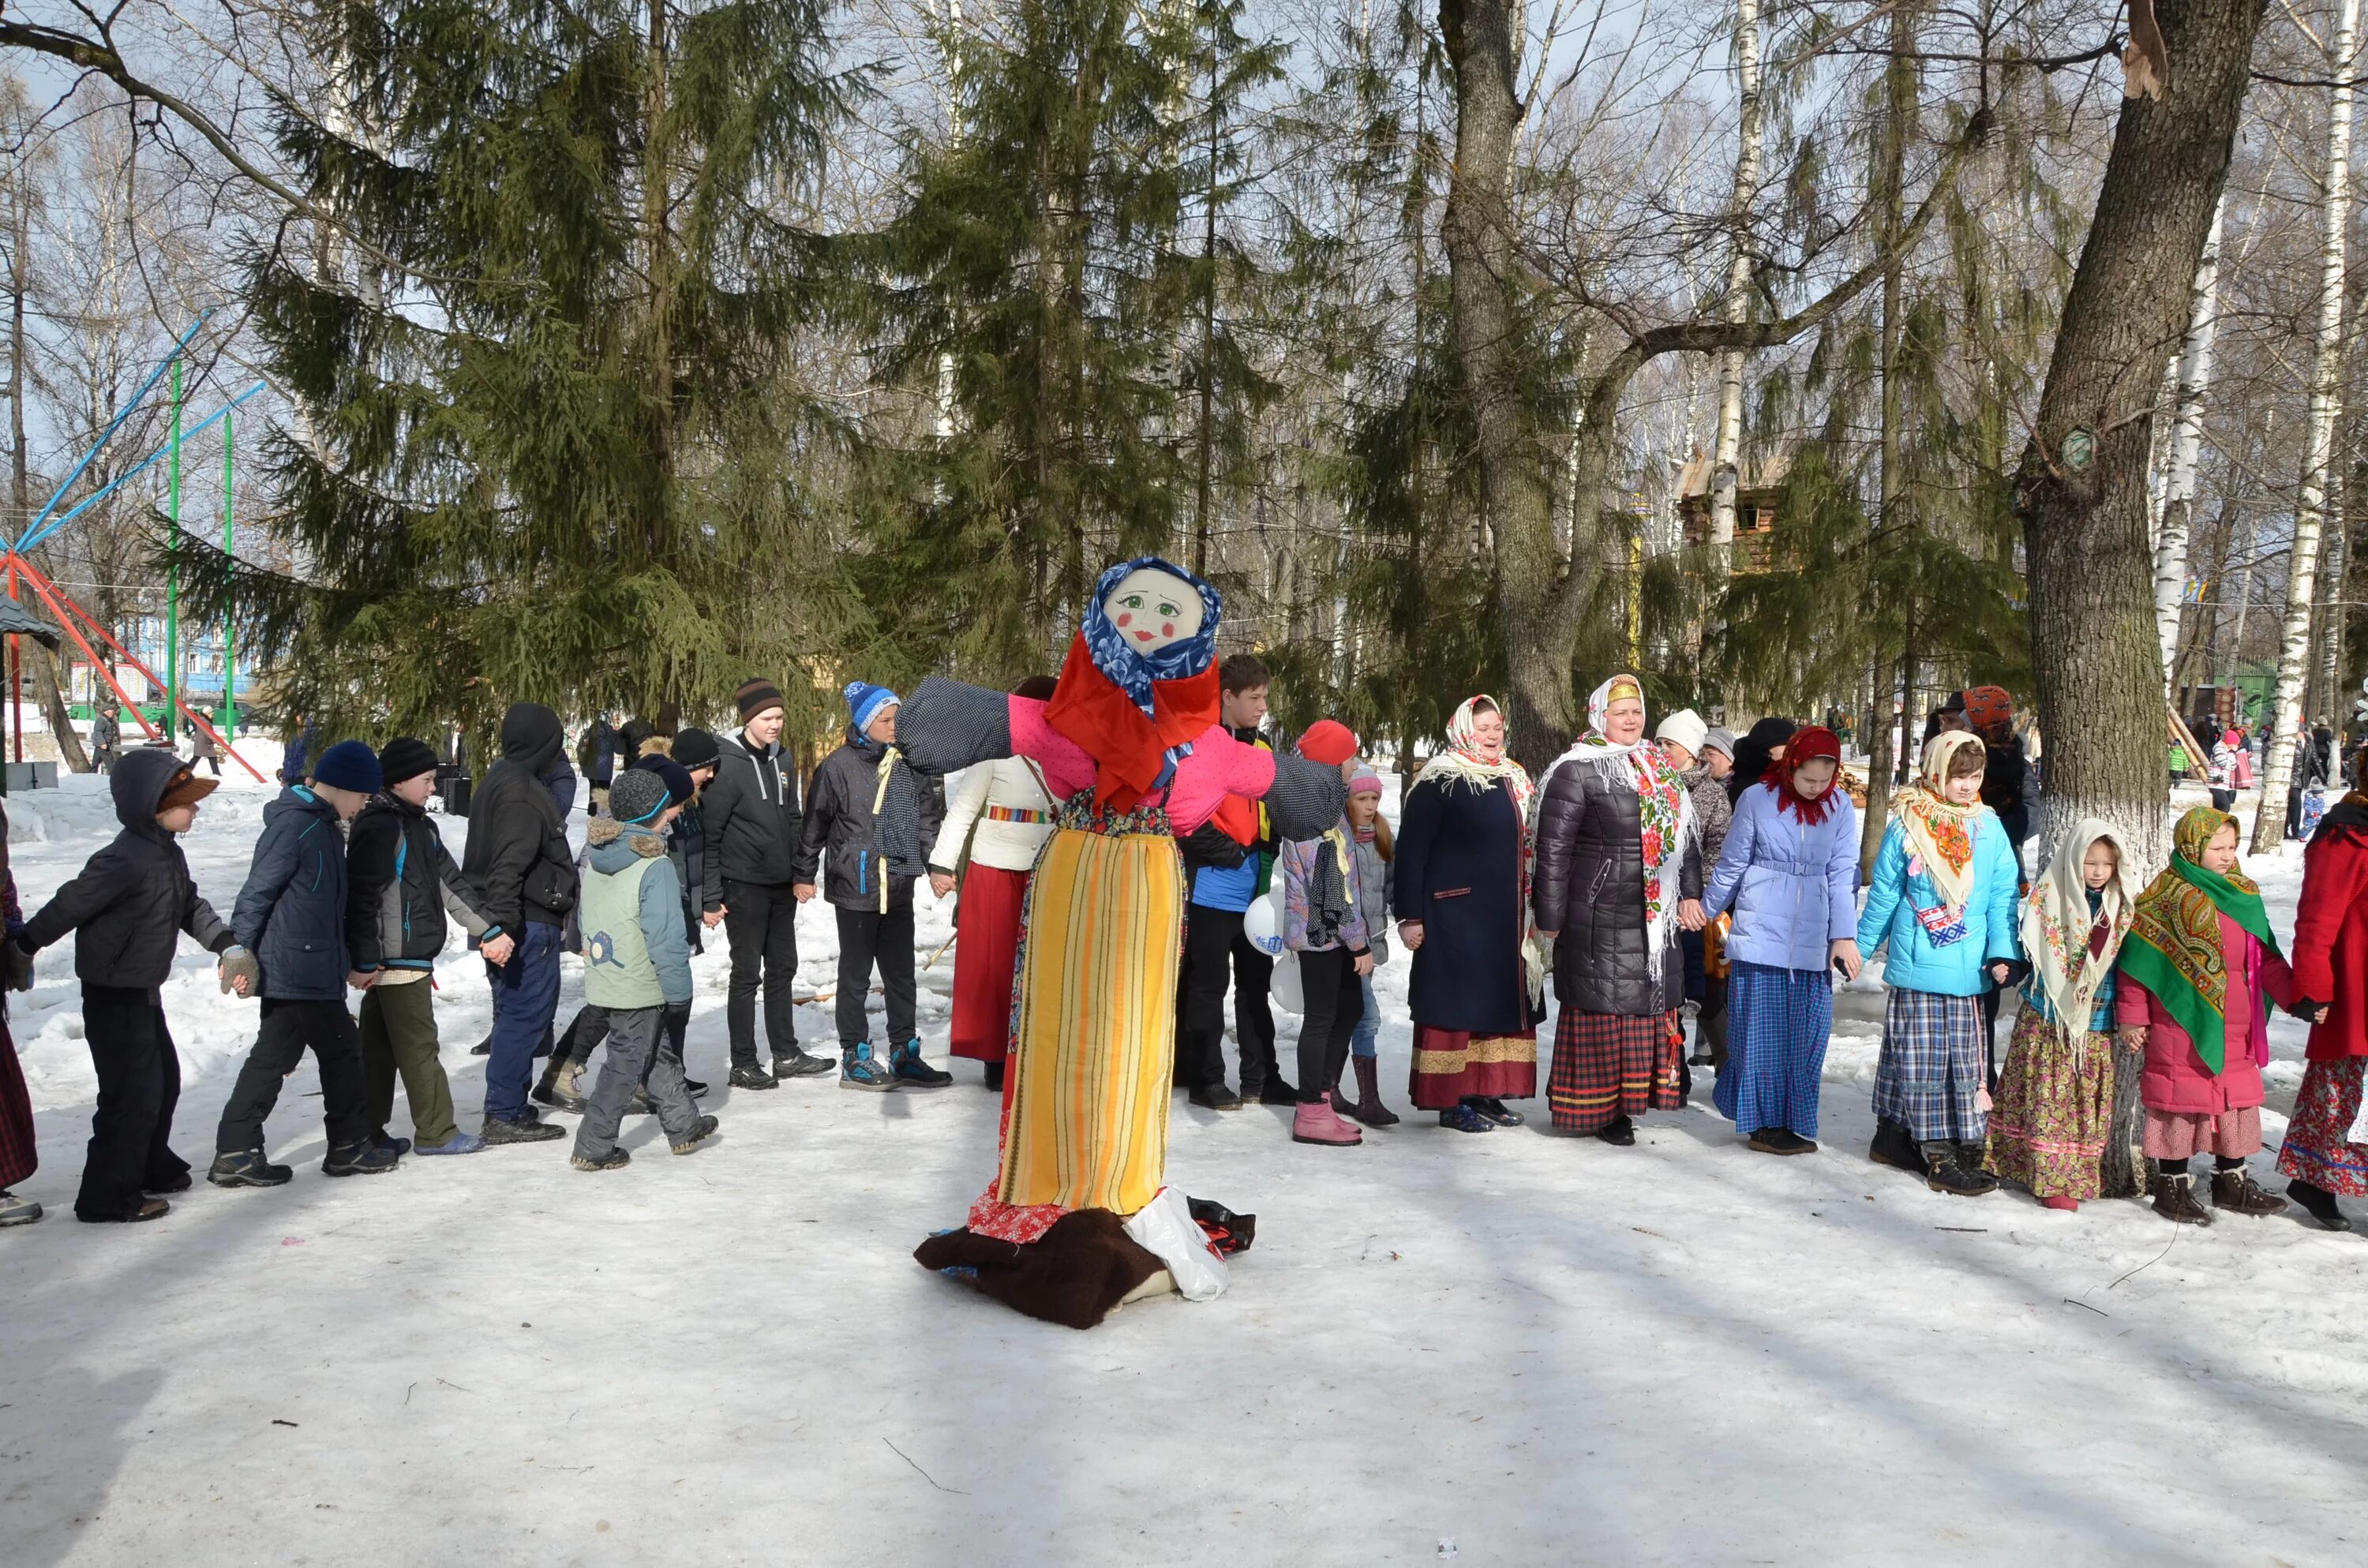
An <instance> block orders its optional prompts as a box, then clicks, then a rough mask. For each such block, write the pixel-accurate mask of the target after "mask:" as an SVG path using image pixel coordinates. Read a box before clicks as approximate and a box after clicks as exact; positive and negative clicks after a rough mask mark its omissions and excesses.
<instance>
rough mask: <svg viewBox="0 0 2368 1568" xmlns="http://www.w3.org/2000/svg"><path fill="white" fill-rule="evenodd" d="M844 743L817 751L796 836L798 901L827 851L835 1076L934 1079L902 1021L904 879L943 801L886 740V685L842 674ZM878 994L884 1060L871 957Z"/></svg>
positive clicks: (890, 718) (884, 1084) (926, 1082)
mask: <svg viewBox="0 0 2368 1568" xmlns="http://www.w3.org/2000/svg"><path fill="white" fill-rule="evenodd" d="M847 707H848V713H849V714H850V715H851V718H852V722H850V723H848V726H847V743H846V744H844V745H842V746H840V747H839V748H838V749H837V751H835V752H833V753H831V754H830V755H829V756H826V757H825V758H823V759H822V766H821V767H817V768H815V769H814V783H813V785H812V786H811V787H810V788H809V789H808V790H806V823H805V833H804V835H803V837H802V838H801V839H800V841H799V845H798V885H797V896H798V902H799V903H804V902H805V901H806V900H808V899H810V898H812V897H814V872H815V870H816V869H817V867H818V866H819V865H820V864H821V860H822V856H823V851H824V850H825V848H826V849H828V850H829V852H830V874H829V877H828V878H827V879H826V891H827V894H828V896H829V899H830V902H831V903H833V904H834V905H836V906H837V913H838V998H837V1014H838V1051H839V1076H838V1086H839V1087H840V1088H842V1089H883V1090H884V1089H893V1088H894V1087H895V1086H896V1085H899V1084H911V1085H916V1086H917V1087H922V1088H932V1089H934V1088H941V1087H943V1086H944V1085H948V1084H951V1083H952V1082H953V1081H954V1080H953V1074H951V1073H944V1072H940V1071H939V1070H938V1069H937V1068H935V1067H932V1066H930V1065H929V1064H928V1062H924V1061H923V1060H921V1040H920V1037H919V1035H918V1034H917V1033H916V1032H915V1029H914V1017H913V1012H914V1008H913V1003H914V989H913V883H914V882H915V881H917V880H919V878H920V876H921V874H922V873H923V872H924V871H926V870H927V869H928V866H927V865H926V864H925V862H924V859H923V857H924V856H925V855H926V854H927V853H928V846H929V845H930V844H932V843H933V842H935V841H936V839H937V836H938V822H939V818H940V817H942V816H943V815H944V814H945V808H944V806H943V804H942V803H941V802H940V801H939V798H938V786H937V781H936V780H935V779H932V778H922V777H921V776H920V775H919V774H917V773H916V772H914V771H913V769H912V768H911V767H909V766H908V765H907V764H906V763H905V759H904V754H902V753H901V752H899V751H898V750H897V749H896V708H897V697H896V694H895V693H894V692H893V691H890V690H889V689H888V688H887V687H881V686H868V685H866V684H865V683H863V682H862V681H860V680H859V681H850V682H848V687H847ZM875 960H876V961H877V963H878V964H879V968H880V983H881V987H882V989H883V990H884V991H886V992H887V994H888V1040H889V1060H888V1062H887V1063H886V1065H884V1066H883V1065H882V1063H881V1062H877V1061H875V1060H874V1059H873V1057H872V1054H871V1040H870V1038H869V1037H870V1032H871V1031H870V1025H869V1022H868V1020H867V1019H866V1018H865V1017H864V1006H863V1005H864V999H865V997H866V996H867V995H868V994H870V992H871V969H872V965H873V963H874V961H875Z"/></svg>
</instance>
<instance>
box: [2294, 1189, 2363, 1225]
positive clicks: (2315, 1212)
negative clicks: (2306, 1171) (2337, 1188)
mask: <svg viewBox="0 0 2368 1568" xmlns="http://www.w3.org/2000/svg"><path fill="white" fill-rule="evenodd" d="M2286 1196H2287V1197H2288V1198H2291V1199H2294V1201H2295V1202H2296V1203H2299V1204H2301V1205H2302V1209H2303V1212H2304V1213H2305V1214H2307V1215H2309V1216H2310V1217H2311V1219H2312V1220H2313V1221H2316V1222H2317V1224H2318V1225H2319V1227H2320V1228H2321V1229H2323V1230H2328V1231H2348V1230H2350V1229H2351V1220H2350V1219H2349V1218H2348V1217H2347V1216H2346V1215H2345V1214H2344V1212H2343V1210H2340V1209H2339V1208H2337V1207H2336V1206H2335V1194H2333V1193H2331V1192H2329V1191H2328V1190H2327V1188H2325V1187H2313V1186H2312V1185H2311V1184H2310V1183H2308V1182H2306V1181H2304V1180H2303V1179H2302V1178H2301V1177H2299V1176H2297V1177H2295V1178H2294V1180H2293V1181H2290V1182H2288V1183H2286Z"/></svg>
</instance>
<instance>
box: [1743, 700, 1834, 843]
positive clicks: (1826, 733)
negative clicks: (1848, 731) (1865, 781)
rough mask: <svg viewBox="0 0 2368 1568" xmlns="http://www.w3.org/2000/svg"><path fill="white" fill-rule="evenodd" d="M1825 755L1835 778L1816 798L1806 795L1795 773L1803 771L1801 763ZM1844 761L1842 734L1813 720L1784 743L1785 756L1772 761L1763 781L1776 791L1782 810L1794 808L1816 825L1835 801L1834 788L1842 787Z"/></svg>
mask: <svg viewBox="0 0 2368 1568" xmlns="http://www.w3.org/2000/svg"><path fill="white" fill-rule="evenodd" d="M1821 757H1823V758H1827V759H1828V760H1830V761H1831V762H1832V763H1833V765H1834V781H1833V782H1832V783H1831V784H1828V785H1827V786H1826V790H1825V793H1824V794H1822V795H1819V796H1818V797H1817V798H1816V800H1814V801H1812V800H1809V799H1807V798H1805V797H1804V796H1803V795H1802V793H1801V791H1800V789H1799V787H1798V786H1797V785H1795V784H1794V783H1793V774H1795V773H1797V772H1799V771H1800V767H1801V764H1803V763H1804V762H1815V761H1816V760H1817V759H1819V758H1821ZM1841 762H1842V743H1841V738H1840V737H1839V736H1838V735H1836V734H1835V733H1833V732H1832V731H1831V730H1828V729H1827V728H1825V727H1824V726H1822V725H1817V724H1812V725H1811V726H1809V727H1808V728H1807V729H1805V730H1801V731H1797V732H1795V733H1794V734H1793V738H1792V739H1791V740H1789V741H1786V742H1785V743H1784V756H1782V759H1780V760H1779V761H1776V762H1771V763H1770V764H1769V765H1768V771H1767V772H1765V773H1763V774H1761V775H1760V776H1759V777H1760V779H1761V781H1762V782H1763V783H1765V784H1766V785H1767V786H1768V787H1769V788H1770V789H1771V790H1775V791H1776V809H1777V810H1778V811H1780V812H1792V813H1793V815H1794V816H1796V817H1799V818H1800V819H1801V821H1802V823H1803V824H1804V825H1805V826H1808V827H1815V826H1816V825H1817V824H1819V823H1821V822H1823V821H1825V820H1826V811H1827V807H1829V806H1830V805H1832V803H1833V799H1834V791H1835V790H1839V789H1840V788H1841V787H1842V784H1841Z"/></svg>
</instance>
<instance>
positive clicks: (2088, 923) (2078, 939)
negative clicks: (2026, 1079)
mask: <svg viewBox="0 0 2368 1568" xmlns="http://www.w3.org/2000/svg"><path fill="white" fill-rule="evenodd" d="M2098 843H2105V844H2110V845H2112V846H2113V850H2114V854H2115V857H2116V859H2117V862H2118V864H2117V867H2116V869H2115V870H2114V872H2113V880H2112V881H2110V882H2107V883H2106V884H2105V885H2104V888H2103V889H2102V891H2101V894H2100V897H2099V899H2098V901H2097V905H2096V907H2095V908H2094V909H2091V908H2090V907H2089V881H2088V875H2087V869H2086V862H2087V860H2088V858H2089V846H2091V845H2095V844H2098ZM2136 876H2137V869H2136V866H2135V863H2134V861H2133V860H2132V858H2131V856H2130V851H2129V847H2128V846H2127V845H2125V844H2124V843H2123V841H2122V830H2121V829H2119V828H2117V827H2114V826H2113V825H2112V824H2110V823H2104V822H2100V821H2098V820H2097V819H2096V818H2095V817H2083V818H2081V819H2080V821H2078V822H2077V823H2075V824H2073V825H2072V831H2071V832H2069V833H2067V834H2066V835H2064V839H2063V842H2062V843H2060V844H2058V845H2057V846H2055V854H2054V855H2053V856H2051V857H2050V858H2048V861H2047V864H2046V866H2045V868H2044V869H2042V870H2041V871H2040V873H2039V880H2038V881H2035V882H2033V883H2032V884H2031V892H2029V893H2027V894H2025V895H2024V896H2023V901H2022V921H2021V925H2022V951H2023V956H2024V957H2025V958H2027V959H2029V960H2031V983H2032V988H2033V989H2034V990H2036V991H2037V992H2038V993H2039V994H2041V995H2042V996H2044V997H2045V998H2046V999H2047V1007H2048V1011H2049V1012H2050V1013H2052V1014H2053V1015H2054V1021H2055V1028H2056V1030H2057V1033H2058V1034H2059V1036H2061V1037H2062V1038H2066V1039H2068V1040H2074V1041H2076V1042H2077V1041H2078V1040H2080V1039H2081V1038H2082V1037H2084V1036H2085V1035H2087V1033H2088V1032H2089V1019H2090V1018H2091V1017H2094V1016H2095V1014H2096V1010H2097V993H2098V992H2100V991H2101V990H2103V989H2104V985H2105V979H2106V977H2107V976H2108V975H2110V974H2112V971H2113V960H2114V959H2115V958H2116V957H2117V956H2119V954H2120V952H2121V949H2122V939H2123V937H2126V936H2128V935H2129V930H2130V922H2131V920H2132V919H2133V917H2134V916H2135V905H2136V903H2137V899H2138V891H2137V881H2136ZM2100 926H2101V927H2103V929H2104V933H2105V935H2104V941H2103V943H2102V945H2101V946H2097V945H2093V944H2092V942H2091V937H2092V935H2093V934H2094V933H2095V932H2096V931H2097V930H2098V928H2099V927H2100Z"/></svg>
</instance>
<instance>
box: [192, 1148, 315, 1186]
mask: <svg viewBox="0 0 2368 1568" xmlns="http://www.w3.org/2000/svg"><path fill="white" fill-rule="evenodd" d="M295 1174H296V1173H295V1172H294V1171H293V1170H291V1169H290V1168H289V1167H288V1166H286V1165H273V1164H272V1163H271V1162H270V1161H268V1160H267V1159H265V1158H264V1157H263V1151H262V1150H260V1149H249V1150H247V1151H246V1152H245V1153H242V1154H216V1155H215V1156H214V1163H213V1164H212V1165H211V1166H209V1167H207V1170H206V1179H207V1180H208V1181H210V1182H211V1183H213V1184H214V1185H215V1186H216V1187H285V1186H287V1185H288V1180H289V1178H290V1177H291V1176H294V1175H295Z"/></svg>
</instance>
